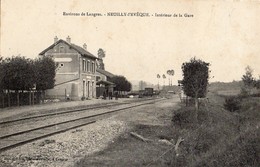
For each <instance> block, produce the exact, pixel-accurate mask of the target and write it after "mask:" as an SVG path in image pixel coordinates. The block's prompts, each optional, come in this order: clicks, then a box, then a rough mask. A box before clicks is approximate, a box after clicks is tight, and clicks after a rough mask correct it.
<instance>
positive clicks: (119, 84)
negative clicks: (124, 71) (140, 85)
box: [111, 75, 132, 92]
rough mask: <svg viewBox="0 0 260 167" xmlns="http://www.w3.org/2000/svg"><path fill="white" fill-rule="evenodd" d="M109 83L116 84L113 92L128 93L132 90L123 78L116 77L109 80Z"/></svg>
mask: <svg viewBox="0 0 260 167" xmlns="http://www.w3.org/2000/svg"><path fill="white" fill-rule="evenodd" d="M111 82H113V83H114V84H116V87H115V90H116V91H127V92H129V91H130V90H131V88H132V85H131V83H130V82H129V81H128V80H127V79H126V78H125V77H124V76H119V75H116V76H114V77H112V78H111Z"/></svg>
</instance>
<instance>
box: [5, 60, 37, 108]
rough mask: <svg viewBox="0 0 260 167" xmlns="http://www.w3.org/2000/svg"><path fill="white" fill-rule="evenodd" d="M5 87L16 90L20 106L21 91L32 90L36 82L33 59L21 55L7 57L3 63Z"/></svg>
mask: <svg viewBox="0 0 260 167" xmlns="http://www.w3.org/2000/svg"><path fill="white" fill-rule="evenodd" d="M3 69H4V77H3V89H7V90H8V92H9V90H14V91H15V92H16V94H17V105H18V106H19V105H20V103H19V92H20V91H22V92H23V91H24V90H30V89H31V88H32V87H33V85H34V83H35V73H34V70H33V61H32V60H31V59H26V58H25V57H21V56H13V57H12V58H6V59H5V60H4V63H3Z"/></svg>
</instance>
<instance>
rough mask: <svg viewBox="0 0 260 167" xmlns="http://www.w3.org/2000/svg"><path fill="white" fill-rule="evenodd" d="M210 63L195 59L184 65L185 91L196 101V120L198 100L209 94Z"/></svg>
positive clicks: (183, 81) (183, 82)
mask: <svg viewBox="0 0 260 167" xmlns="http://www.w3.org/2000/svg"><path fill="white" fill-rule="evenodd" d="M209 65H210V64H209V63H206V62H204V61H202V60H200V59H196V58H195V57H194V58H192V59H191V60H190V62H186V63H183V64H182V72H183V80H182V84H183V90H184V93H185V94H186V95H187V96H190V97H192V98H194V100H195V119H196V120H197V115H198V107H199V104H198V98H203V97H205V96H206V93H207V86H208V78H209Z"/></svg>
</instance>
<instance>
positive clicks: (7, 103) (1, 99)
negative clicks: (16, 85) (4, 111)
mask: <svg viewBox="0 0 260 167" xmlns="http://www.w3.org/2000/svg"><path fill="white" fill-rule="evenodd" d="M18 94H19V95H18ZM41 97H42V93H41V92H38V91H31V92H29V91H26V92H19V93H17V92H14V91H10V92H9V93H8V92H6V91H5V92H2V93H1V94H0V107H1V108H5V107H12V106H23V105H34V104H39V103H40V101H41Z"/></svg>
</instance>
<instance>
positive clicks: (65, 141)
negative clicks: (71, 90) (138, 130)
mask: <svg viewBox="0 0 260 167" xmlns="http://www.w3.org/2000/svg"><path fill="white" fill-rule="evenodd" d="M126 128H127V125H126V123H124V122H122V121H118V120H115V119H112V118H110V119H106V120H101V121H98V122H96V123H94V124H91V125H88V126H84V127H81V128H77V129H73V130H70V131H67V132H65V133H61V134H58V135H55V136H51V137H49V138H45V139H41V140H38V141H35V142H33V143H29V144H25V145H23V146H20V147H17V148H14V149H11V150H8V151H6V152H3V153H1V154H0V156H1V159H0V166H1V167H6V166H14V167H16V166H17V167H19V166H20V167H22V166H31V167H33V166H37V167H44V166H48V167H49V166H50V167H55V166H73V164H74V163H75V162H76V161H77V160H79V159H80V158H82V157H84V156H86V155H89V154H93V153H95V152H97V151H101V150H103V149H105V148H106V146H107V145H108V144H109V143H110V142H113V140H114V139H115V138H116V137H118V136H119V135H120V134H122V133H123V132H124V131H125V130H126Z"/></svg>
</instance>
